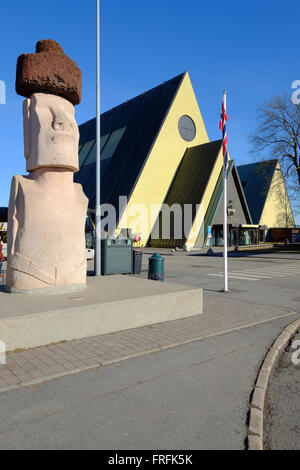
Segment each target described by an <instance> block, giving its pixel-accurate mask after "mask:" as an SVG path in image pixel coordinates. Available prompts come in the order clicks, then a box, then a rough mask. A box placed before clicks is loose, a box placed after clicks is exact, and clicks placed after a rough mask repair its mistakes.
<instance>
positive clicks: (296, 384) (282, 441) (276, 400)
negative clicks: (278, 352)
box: [265, 333, 300, 450]
mask: <svg viewBox="0 0 300 470" xmlns="http://www.w3.org/2000/svg"><path fill="white" fill-rule="evenodd" d="M296 340H298V341H299V343H298V347H297V350H298V351H299V349H300V348H299V344H300V333H299V334H298V335H296V336H295V338H293V341H296ZM293 341H292V342H293ZM295 352H296V349H292V348H291V347H289V348H288V350H287V351H286V352H285V353H284V354H283V356H282V357H281V359H280V360H279V362H278V365H277V367H276V370H275V372H274V374H273V375H272V378H271V382H270V387H269V389H268V393H267V397H266V406H267V410H268V413H267V419H266V423H265V440H266V448H268V449H271V450H300V399H299V397H300V365H295V364H293V362H292V354H293V353H295ZM297 356H298V358H299V359H300V354H297Z"/></svg>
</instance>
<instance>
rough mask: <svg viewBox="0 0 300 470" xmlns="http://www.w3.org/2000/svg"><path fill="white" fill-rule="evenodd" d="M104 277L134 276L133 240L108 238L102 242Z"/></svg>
mask: <svg viewBox="0 0 300 470" xmlns="http://www.w3.org/2000/svg"><path fill="white" fill-rule="evenodd" d="M101 245H102V256H101V264H102V266H101V268H102V275H105V276H106V275H108V274H132V269H133V266H132V264H133V253H132V249H133V242H132V239H131V238H106V239H105V240H102V243H101Z"/></svg>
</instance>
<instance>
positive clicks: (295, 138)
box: [250, 94, 300, 188]
mask: <svg viewBox="0 0 300 470" xmlns="http://www.w3.org/2000/svg"><path fill="white" fill-rule="evenodd" d="M257 118H258V121H259V126H258V128H257V129H256V131H255V132H254V133H253V134H252V135H251V136H250V142H251V144H252V151H253V152H255V153H259V154H265V153H266V152H267V153H268V156H269V157H271V158H277V159H278V160H279V161H280V164H281V169H282V172H283V177H284V179H285V181H286V183H287V184H288V183H289V181H294V182H295V181H297V186H298V188H300V105H296V104H294V103H292V100H291V98H290V97H288V96H287V95H286V94H282V95H278V96H276V97H274V98H273V99H272V100H271V101H269V102H268V103H266V104H264V105H263V106H261V107H259V108H258V116H257Z"/></svg>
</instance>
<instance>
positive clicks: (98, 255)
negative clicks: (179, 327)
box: [95, 0, 101, 276]
mask: <svg viewBox="0 0 300 470" xmlns="http://www.w3.org/2000/svg"><path fill="white" fill-rule="evenodd" d="M100 152H101V147H100V0H97V106H96V243H95V275H96V276H101V199H100V197H101V196H100V176H101V175H100V171H101V165H100Z"/></svg>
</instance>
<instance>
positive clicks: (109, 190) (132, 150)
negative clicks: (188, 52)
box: [75, 74, 184, 209]
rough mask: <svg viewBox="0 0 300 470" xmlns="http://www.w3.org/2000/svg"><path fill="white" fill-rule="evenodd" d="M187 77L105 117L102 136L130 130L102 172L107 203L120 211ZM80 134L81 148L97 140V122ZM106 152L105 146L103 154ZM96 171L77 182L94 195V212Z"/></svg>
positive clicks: (80, 176) (79, 175)
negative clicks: (119, 204)
mask: <svg viewBox="0 0 300 470" xmlns="http://www.w3.org/2000/svg"><path fill="white" fill-rule="evenodd" d="M183 77H184V74H181V75H178V76H177V77H175V78H172V79H171V80H169V81H167V82H165V83H163V84H162V85H159V86H157V87H155V88H153V89H151V90H150V91H148V92H146V93H143V94H141V95H139V96H137V97H135V98H133V99H131V100H129V101H126V102H125V103H123V104H121V105H119V106H116V107H115V108H113V109H111V110H109V111H107V112H105V113H103V114H102V115H101V135H102V136H104V135H106V134H110V133H112V132H113V131H115V130H118V129H121V128H126V129H125V131H124V134H123V135H122V138H121V139H120V141H119V142H118V145H117V147H116V148H115V150H114V153H113V155H112V157H111V158H110V159H109V160H108V161H106V163H105V165H102V164H103V163H104V162H101V168H102V166H104V167H105V168H104V170H105V171H103V172H101V201H102V202H103V203H111V204H113V205H114V206H115V207H116V209H118V197H119V195H122V196H127V197H128V198H129V197H130V195H131V193H132V191H133V189H134V186H135V184H136V182H137V180H138V177H139V175H140V173H141V171H142V168H143V166H144V165H145V163H146V160H147V157H148V154H149V151H150V149H151V147H152V145H153V143H154V140H155V138H156V136H157V134H158V132H159V130H160V127H161V125H162V123H163V121H164V118H165V116H166V114H167V112H168V109H169V107H170V105H171V103H172V101H173V99H174V97H175V95H176V92H177V90H178V88H179V86H180V83H181V81H182V79H183ZM79 131H80V144H81V145H82V144H84V143H86V142H89V141H92V140H95V138H96V119H92V120H90V121H88V122H86V123H84V124H82V125H81V126H79ZM108 143H109V140H108ZM104 150H105V146H104V149H103V152H104ZM80 151H81V150H80ZM82 160H83V159H82ZM91 167H92V165H91ZM95 171H96V165H95V163H94V164H93V172H91V173H90V177H89V179H88V180H87V179H86V174H87V170H85V169H84V166H82V167H81V168H80V170H79V172H78V173H77V175H76V176H75V180H76V181H77V182H81V183H82V185H83V189H84V191H85V193H86V194H87V193H89V194H91V193H92V192H93V193H94V196H92V197H90V200H89V207H90V208H94V204H95V181H96V175H95ZM86 185H88V186H89V191H87V190H86V188H85V186H86ZM92 186H93V188H94V189H93V191H91V188H92Z"/></svg>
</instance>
